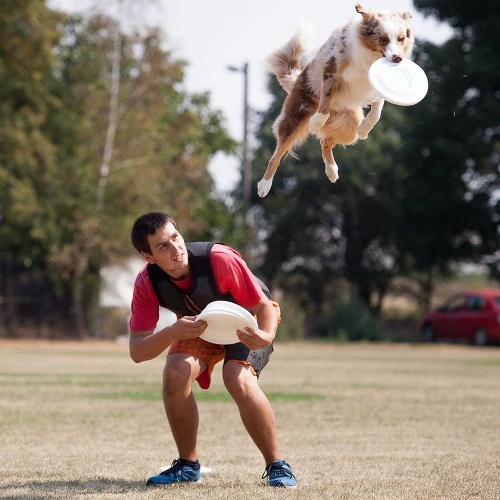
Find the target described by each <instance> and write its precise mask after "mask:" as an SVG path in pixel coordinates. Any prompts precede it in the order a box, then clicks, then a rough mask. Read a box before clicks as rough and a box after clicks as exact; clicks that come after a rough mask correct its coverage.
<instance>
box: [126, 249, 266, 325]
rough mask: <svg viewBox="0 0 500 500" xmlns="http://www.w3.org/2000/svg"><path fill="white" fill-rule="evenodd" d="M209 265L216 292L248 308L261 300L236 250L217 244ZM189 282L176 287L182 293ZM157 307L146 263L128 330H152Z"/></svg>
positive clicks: (250, 275) (180, 283) (139, 281)
mask: <svg viewBox="0 0 500 500" xmlns="http://www.w3.org/2000/svg"><path fill="white" fill-rule="evenodd" d="M210 264H211V266H212V270H213V273H214V278H215V284H216V286H217V289H218V290H219V292H220V293H221V294H223V295H225V294H227V293H230V294H231V295H232V296H233V297H234V300H235V301H236V303H237V304H239V305H240V306H242V307H245V308H247V309H250V308H252V307H253V306H255V305H256V304H257V303H258V302H259V301H260V300H261V299H262V298H263V297H264V293H263V292H262V289H261V288H260V286H259V284H258V283H257V281H256V280H255V277H254V275H253V274H252V272H251V271H250V269H248V266H247V264H246V262H245V261H244V260H243V259H242V258H241V255H240V254H239V253H238V252H237V251H236V250H233V249H232V248H230V247H227V246H225V245H220V244H217V243H216V244H215V245H214V246H213V247H212V251H211V252H210ZM191 281H192V277H191V275H190V276H189V277H188V278H186V279H185V280H182V281H176V282H175V284H176V285H177V286H178V287H179V288H181V289H182V290H187V289H188V288H189V286H190V285H191ZM159 307H160V303H159V302H158V298H157V297H156V294H155V292H154V290H153V285H152V284H151V280H150V279H149V276H148V271H147V264H146V265H145V266H144V267H143V268H142V269H141V271H140V272H139V274H138V275H137V278H136V280H135V284H134V293H133V296H132V316H131V317H130V331H132V332H147V331H150V330H154V329H155V327H156V324H157V323H158V319H159Z"/></svg>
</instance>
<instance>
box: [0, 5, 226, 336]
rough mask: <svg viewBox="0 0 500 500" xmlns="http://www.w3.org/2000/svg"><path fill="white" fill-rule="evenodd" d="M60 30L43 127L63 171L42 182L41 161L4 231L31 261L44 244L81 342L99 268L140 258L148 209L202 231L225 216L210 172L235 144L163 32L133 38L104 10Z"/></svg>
mask: <svg viewBox="0 0 500 500" xmlns="http://www.w3.org/2000/svg"><path fill="white" fill-rule="evenodd" d="M28 14H29V12H27V11H23V12H22V13H21V14H19V16H18V17H19V18H20V19H22V20H23V21H24V19H25V18H26V17H27V16H28ZM57 19H58V20H60V18H57ZM20 23H21V24H22V21H21V22H20ZM56 26H59V29H60V31H57V30H56ZM54 29H55V32H56V33H58V36H59V37H60V39H58V38H57V37H54V43H53V44H52V46H51V47H50V50H48V51H47V52H48V55H47V65H46V66H47V67H46V71H47V82H43V83H44V84H46V86H45V87H44V89H43V92H45V93H46V94H47V96H48V97H47V100H48V101H49V102H50V103H51V107H50V108H48V110H47V112H46V114H45V116H44V122H43V123H40V122H37V124H36V125H37V126H38V128H37V129H36V132H37V133H38V134H39V135H40V130H43V131H44V132H45V133H46V134H47V136H48V137H49V138H50V141H51V142H50V143H49V144H50V148H51V149H50V153H51V155H52V156H51V160H52V161H51V163H50V167H51V168H50V169H48V168H46V169H45V170H44V172H43V174H44V175H43V176H39V175H38V174H39V172H40V168H41V165H40V161H39V160H40V159H39V156H37V157H35V158H34V159H33V160H32V163H33V166H32V168H31V170H29V169H27V168H24V169H23V170H22V171H20V172H19V175H18V176H17V177H16V180H18V184H21V185H23V186H24V185H25V186H27V187H26V188H24V190H25V191H27V190H28V188H29V189H30V191H27V192H28V194H29V195H30V196H29V198H28V201H27V199H26V197H23V202H22V203H19V204H18V208H16V211H14V210H13V208H12V203H9V212H8V213H7V211H6V212H5V215H4V217H5V219H6V222H7V224H6V226H4V228H3V229H4V232H5V231H6V229H5V228H6V227H9V228H10V231H11V234H10V236H11V238H16V237H17V238H18V239H19V241H20V242H23V244H24V245H25V246H24V248H23V252H20V251H17V250H19V249H16V250H15V249H14V245H13V240H12V239H9V244H8V245H7V247H8V249H9V251H10V252H11V253H12V254H13V255H15V256H16V258H17V259H19V260H20V261H22V259H23V258H25V256H29V258H31V259H33V253H34V252H33V248H34V247H35V245H34V244H33V242H36V245H38V246H39V248H40V249H41V250H40V261H39V266H40V268H41V269H44V270H45V271H44V273H45V274H46V275H47V276H50V278H51V283H52V287H53V289H54V290H57V292H58V294H59V296H60V297H66V298H67V301H68V303H69V304H70V307H69V310H70V311H71V314H70V315H69V317H68V320H69V323H68V324H69V325H70V328H72V331H74V332H76V333H77V335H78V336H80V337H81V336H84V335H86V334H87V332H88V330H89V327H90V324H91V321H92V317H93V311H94V308H95V305H96V300H97V297H98V289H99V284H100V278H99V276H100V274H99V271H100V269H101V268H102V267H103V266H105V265H107V264H108V263H110V262H111V261H113V260H116V259H119V258H123V257H126V256H127V255H130V254H131V252H132V251H133V249H132V247H131V245H130V242H129V231H130V227H131V225H132V222H133V220H135V218H136V217H137V216H138V215H140V213H142V212H144V211H150V210H167V211H170V212H172V213H174V214H176V217H177V218H178V219H179V221H180V222H185V226H187V227H186V231H187V232H189V231H191V232H193V233H203V232H207V222H205V220H206V218H205V217H204V216H203V215H204V213H205V212H208V211H209V212H210V214H211V216H212V217H215V214H216V213H219V214H220V215H219V218H220V219H224V214H225V213H227V210H226V207H225V204H224V202H223V200H222V199H219V198H218V197H217V196H216V195H215V194H214V183H213V179H212V178H211V176H210V174H209V173H208V171H207V164H208V161H209V159H210V158H211V157H212V156H213V155H214V154H215V153H216V152H217V151H221V150H223V151H226V152H232V151H233V150H234V148H235V142H234V141H233V140H232V139H230V138H229V136H228V134H227V132H226V130H225V128H224V124H223V117H222V116H221V114H220V113H219V112H216V111H213V110H211V109H210V101H209V96H208V95H207V94H193V95H189V94H187V93H186V92H184V91H183V90H182V82H183V78H184V66H185V62H184V61H180V60H175V59H174V58H173V57H172V55H171V54H170V53H169V52H168V51H166V50H165V49H163V48H162V44H163V41H162V33H161V32H160V31H159V30H155V29H150V30H148V31H147V32H146V33H145V34H144V33H142V34H138V33H132V34H125V33H124V32H123V31H122V30H120V29H119V27H118V26H117V23H116V21H114V20H113V19H110V18H108V17H106V16H103V15H100V14H96V15H93V16H90V17H80V16H73V17H67V18H66V19H65V20H63V21H62V22H60V23H59V24H58V25H55V24H54ZM117 33H118V34H117ZM42 37H43V35H42ZM117 51H119V54H118V53H117ZM16 56H17V55H16V54H15V53H12V54H11V57H12V58H14V60H15V57H16ZM34 94H35V93H34ZM6 114H9V112H8V110H7V113H6ZM18 114H19V113H18ZM9 118H11V119H12V117H9ZM42 125H43V126H42ZM18 129H19V127H17V128H16V127H13V133H14V134H16V133H18ZM3 160H4V161H3V162H2V167H4V168H2V170H1V172H8V173H9V175H11V176H12V174H11V173H10V172H11V170H12V169H9V168H8V166H9V165H12V166H13V169H14V171H15V170H16V169H17V170H19V165H18V161H17V158H16V156H15V150H13V151H10V152H9V155H7V154H5V156H4V158H3ZM9 162H10V163H9ZM6 195H7V197H6V198H3V199H5V200H8V199H11V200H14V201H15V200H16V199H17V198H19V197H20V189H19V186H16V185H15V184H14V182H12V183H11V185H10V186H7V188H6ZM14 206H16V205H15V204H14ZM200 214H202V216H201V217H200ZM19 219H21V221H25V223H26V233H27V234H28V235H29V238H25V236H26V235H23V234H21V232H20V228H21V227H22V226H21V225H20V224H19ZM23 236H24V239H23ZM65 309H68V307H66V308H65Z"/></svg>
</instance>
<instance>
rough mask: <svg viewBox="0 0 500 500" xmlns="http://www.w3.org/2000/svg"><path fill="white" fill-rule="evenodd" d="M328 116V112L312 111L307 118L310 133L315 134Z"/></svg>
mask: <svg viewBox="0 0 500 500" xmlns="http://www.w3.org/2000/svg"><path fill="white" fill-rule="evenodd" d="M329 116H330V115H329V114H324V113H314V115H312V116H311V118H310V119H309V132H310V133H311V134H317V133H318V132H319V131H320V130H321V129H322V128H323V126H324V124H325V123H326V120H328V117H329Z"/></svg>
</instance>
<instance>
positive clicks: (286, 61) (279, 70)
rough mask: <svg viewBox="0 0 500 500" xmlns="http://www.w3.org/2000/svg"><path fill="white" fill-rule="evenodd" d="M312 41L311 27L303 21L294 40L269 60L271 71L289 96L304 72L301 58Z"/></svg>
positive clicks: (273, 54)
mask: <svg viewBox="0 0 500 500" xmlns="http://www.w3.org/2000/svg"><path fill="white" fill-rule="evenodd" d="M311 40H312V29H311V27H310V25H309V24H307V23H306V22H304V21H301V22H300V23H299V25H298V26H297V29H296V31H295V33H294V35H293V36H292V38H290V40H288V42H287V43H286V44H285V45H283V47H281V48H280V49H278V50H276V51H275V52H273V53H272V54H271V55H270V56H269V57H268V58H267V65H268V67H269V69H270V70H271V71H272V72H273V73H274V74H275V75H276V78H277V79H278V82H279V83H280V85H281V86H282V87H283V88H284V89H285V91H286V92H287V93H288V94H289V93H290V92H291V91H292V88H293V85H294V84H295V81H296V80H297V77H298V76H299V75H300V73H301V71H302V65H301V58H302V56H303V55H304V53H305V52H306V51H307V50H308V49H309V48H310V46H311Z"/></svg>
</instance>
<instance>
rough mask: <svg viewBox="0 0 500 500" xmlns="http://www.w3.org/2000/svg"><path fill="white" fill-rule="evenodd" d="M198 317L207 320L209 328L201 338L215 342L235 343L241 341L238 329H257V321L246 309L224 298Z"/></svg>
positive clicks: (211, 304) (212, 304)
mask: <svg viewBox="0 0 500 500" xmlns="http://www.w3.org/2000/svg"><path fill="white" fill-rule="evenodd" d="M198 319H202V320H204V321H206V322H207V324H208V326H207V329H206V330H205V331H204V332H203V334H201V335H200V338H201V339H203V340H206V341H207V342H212V343H213V344H224V345H226V344H235V343H237V342H239V341H240V339H239V338H238V336H237V335H236V330H243V331H244V330H245V328H246V327H249V328H251V329H252V330H257V329H258V326H257V321H256V319H255V318H254V316H252V314H250V313H249V312H248V311H247V310H246V309H244V308H243V307H241V306H239V305H238V304H234V303H233V302H227V301H224V300H216V301H214V302H210V304H208V305H207V307H205V309H203V311H201V313H200V314H198Z"/></svg>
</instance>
